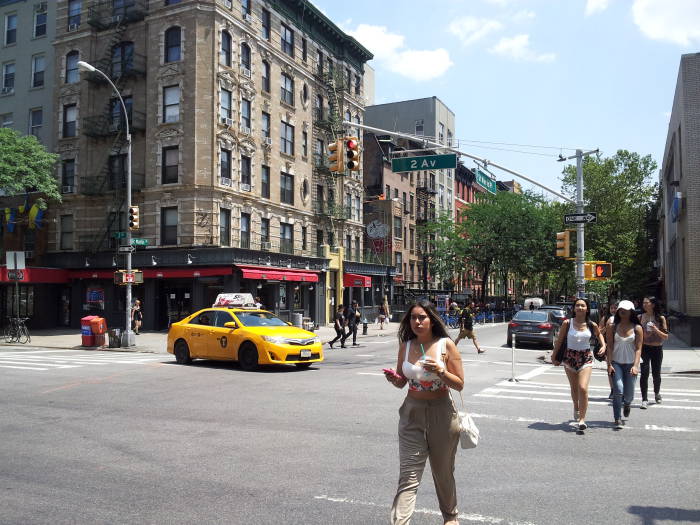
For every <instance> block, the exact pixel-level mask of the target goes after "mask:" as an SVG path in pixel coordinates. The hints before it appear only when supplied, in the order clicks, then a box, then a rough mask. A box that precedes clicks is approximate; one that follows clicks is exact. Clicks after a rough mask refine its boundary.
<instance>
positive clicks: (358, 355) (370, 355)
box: [352, 354, 375, 357]
mask: <svg viewBox="0 0 700 525" xmlns="http://www.w3.org/2000/svg"><path fill="white" fill-rule="evenodd" d="M352 355H354V356H355V357H374V356H375V355H374V354H352Z"/></svg>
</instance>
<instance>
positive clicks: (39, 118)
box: [29, 108, 44, 137]
mask: <svg viewBox="0 0 700 525" xmlns="http://www.w3.org/2000/svg"><path fill="white" fill-rule="evenodd" d="M43 123H44V111H43V110H42V109H41V108H35V109H30V110H29V134H30V135H34V136H35V137H39V131H41V126H42V124H43Z"/></svg>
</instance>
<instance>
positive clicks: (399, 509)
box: [385, 301, 464, 525]
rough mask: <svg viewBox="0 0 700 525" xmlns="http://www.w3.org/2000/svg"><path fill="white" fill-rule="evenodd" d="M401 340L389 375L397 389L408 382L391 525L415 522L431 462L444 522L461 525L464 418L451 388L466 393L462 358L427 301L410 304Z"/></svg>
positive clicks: (400, 412) (401, 423)
mask: <svg viewBox="0 0 700 525" xmlns="http://www.w3.org/2000/svg"><path fill="white" fill-rule="evenodd" d="M398 336H399V352H398V357H397V362H396V370H397V372H394V371H393V370H390V369H387V370H386V371H385V376H386V379H387V381H389V382H390V383H391V384H393V385H394V386H395V387H397V388H403V387H404V386H405V385H406V384H407V383H408V393H407V394H406V398H405V400H404V402H403V404H402V405H401V408H400V409H399V464H400V469H399V484H398V488H397V491H396V496H395V497H394V502H393V505H392V507H391V523H392V524H393V525H406V524H408V523H410V521H411V517H412V516H413V512H414V509H415V506H416V493H417V492H418V486H419V485H420V482H421V478H422V477H423V470H424V469H425V462H426V460H427V459H429V460H430V469H431V471H432V474H433V482H434V485H435V492H436V493H437V499H438V503H439V505H440V511H441V512H442V519H443V522H444V524H445V525H457V514H458V512H457V489H456V486H455V478H454V468H455V454H456V453H457V443H458V442H459V416H458V415H457V411H456V409H455V408H454V404H453V403H452V400H451V399H450V394H449V389H450V388H453V389H455V390H457V391H460V392H461V391H462V389H463V388H464V369H463V367H462V359H461V357H460V355H459V351H458V350H457V347H456V346H455V344H454V343H453V342H452V340H451V339H450V337H449V335H448V334H447V328H445V325H444V324H443V322H442V320H441V319H440V316H439V314H438V313H437V311H436V310H435V307H434V306H433V305H432V304H431V303H430V302H428V301H420V302H418V303H414V304H413V305H411V307H410V308H409V309H408V312H406V315H405V316H404V317H403V319H402V320H401V324H400V326H399V333H398Z"/></svg>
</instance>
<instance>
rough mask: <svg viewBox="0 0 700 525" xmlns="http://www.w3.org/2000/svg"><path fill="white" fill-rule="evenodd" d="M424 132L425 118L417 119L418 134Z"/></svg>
mask: <svg viewBox="0 0 700 525" xmlns="http://www.w3.org/2000/svg"><path fill="white" fill-rule="evenodd" d="M422 134H423V119H421V120H416V135H422Z"/></svg>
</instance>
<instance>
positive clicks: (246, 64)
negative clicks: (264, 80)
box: [241, 42, 250, 70]
mask: <svg viewBox="0 0 700 525" xmlns="http://www.w3.org/2000/svg"><path fill="white" fill-rule="evenodd" d="M241 67H242V68H244V69H248V70H250V46H249V45H248V44H246V43H245V42H243V43H242V44H241Z"/></svg>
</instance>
